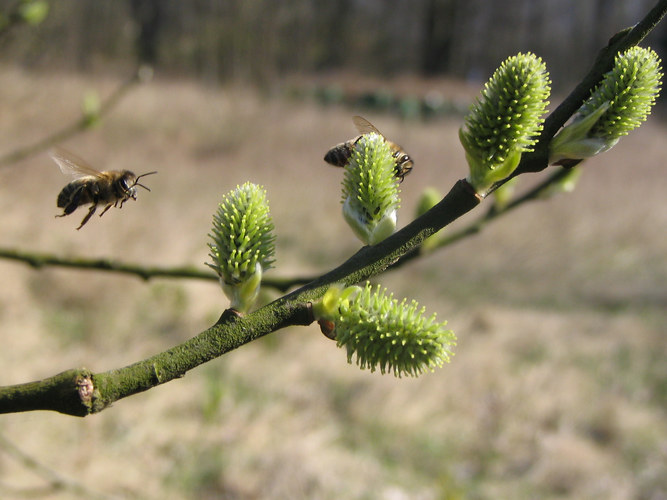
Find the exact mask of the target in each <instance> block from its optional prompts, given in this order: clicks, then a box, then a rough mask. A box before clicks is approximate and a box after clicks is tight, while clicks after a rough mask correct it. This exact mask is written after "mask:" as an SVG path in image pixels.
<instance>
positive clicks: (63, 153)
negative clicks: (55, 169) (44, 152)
mask: <svg viewBox="0 0 667 500" xmlns="http://www.w3.org/2000/svg"><path fill="white" fill-rule="evenodd" d="M49 153H50V155H51V158H53V161H55V162H56V163H57V164H58V166H59V167H60V171H61V172H62V173H63V174H65V175H73V176H74V177H84V176H86V175H88V176H92V177H100V175H101V172H100V171H99V170H96V169H94V168H93V167H91V166H90V165H89V164H88V163H87V162H86V161H85V160H83V159H82V158H79V157H78V156H76V155H75V154H74V153H71V152H69V151H67V150H66V149H63V148H61V147H58V146H56V147H54V148H53V149H52V150H51V151H50V152H49Z"/></svg>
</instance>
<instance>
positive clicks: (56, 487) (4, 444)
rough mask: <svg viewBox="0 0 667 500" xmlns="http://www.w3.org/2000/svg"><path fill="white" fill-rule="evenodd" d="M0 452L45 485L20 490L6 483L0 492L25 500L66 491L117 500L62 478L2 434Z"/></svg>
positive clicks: (85, 496)
mask: <svg viewBox="0 0 667 500" xmlns="http://www.w3.org/2000/svg"><path fill="white" fill-rule="evenodd" d="M0 451H2V452H4V453H5V454H6V455H9V456H10V457H11V458H12V459H13V460H14V461H16V462H18V463H20V464H21V465H23V467H25V468H26V469H28V470H30V471H32V472H33V473H34V474H35V475H37V476H38V477H39V478H41V479H42V480H43V481H44V482H45V483H46V484H45V485H44V486H33V487H30V488H20V487H18V486H13V485H9V484H7V483H0V492H2V491H5V492H7V493H12V494H13V495H15V496H22V497H25V498H29V497H46V496H47V495H52V494H54V493H57V492H59V491H68V492H70V493H72V494H74V495H76V496H77V497H79V498H90V499H97V500H113V499H116V498H119V497H117V496H111V495H105V494H101V493H96V492H94V491H91V490H90V489H88V488H86V487H85V486H84V485H83V484H81V483H79V482H76V481H73V480H71V479H68V478H66V477H64V476H62V475H61V474H60V473H58V472H56V471H55V470H53V469H51V468H49V467H47V466H46V465H44V464H42V463H41V462H38V461H37V460H35V459H34V458H33V457H31V456H30V455H28V454H27V453H26V452H24V451H23V450H21V449H20V448H19V447H18V446H16V445H15V444H14V443H13V442H11V441H10V440H8V439H7V438H6V437H5V436H3V435H2V434H0Z"/></svg>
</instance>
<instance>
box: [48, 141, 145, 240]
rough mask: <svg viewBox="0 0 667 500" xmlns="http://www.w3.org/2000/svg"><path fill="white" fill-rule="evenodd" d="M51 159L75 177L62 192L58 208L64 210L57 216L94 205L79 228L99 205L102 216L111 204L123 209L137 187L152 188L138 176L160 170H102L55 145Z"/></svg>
mask: <svg viewBox="0 0 667 500" xmlns="http://www.w3.org/2000/svg"><path fill="white" fill-rule="evenodd" d="M51 158H53V160H54V161H55V162H56V163H57V164H58V166H59V167H60V170H61V171H62V173H63V174H70V175H74V176H75V177H76V179H74V180H73V181H72V182H70V183H69V184H67V185H66V186H65V187H64V188H63V189H62V190H61V191H60V194H59V195H58V208H62V209H63V213H62V214H60V215H56V217H65V216H66V215H69V214H71V213H72V212H74V211H75V210H76V209H77V208H79V207H80V206H82V205H86V204H88V203H90V204H91V206H90V208H89V209H88V213H87V214H86V216H85V217H84V218H83V220H82V221H81V224H80V225H79V227H77V230H78V229H81V228H82V227H83V226H84V225H85V223H86V222H88V221H89V220H90V218H91V217H92V216H93V214H94V213H95V210H96V209H97V206H98V205H105V207H104V210H103V211H102V213H101V214H100V217H102V216H103V215H104V214H105V213H106V211H107V210H109V209H110V208H111V207H118V208H123V203H125V202H126V201H127V200H129V199H130V198H132V199H133V200H136V199H137V188H136V186H140V187H142V188H144V189H145V190H147V191H150V189H148V188H147V187H146V186H144V185H143V184H140V183H139V179H141V178H142V177H145V176H147V175H152V174H156V173H157V172H148V173H147V174H141V175H139V176H137V175H135V174H134V173H133V172H130V171H129V170H105V171H103V172H100V171H98V170H96V169H94V168H93V167H91V166H90V165H88V163H86V162H85V161H84V160H82V159H81V158H79V157H77V156H76V155H74V154H72V153H70V152H69V151H66V150H64V149H62V148H54V149H53V150H52V151H51Z"/></svg>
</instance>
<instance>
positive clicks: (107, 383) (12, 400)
mask: <svg viewBox="0 0 667 500" xmlns="http://www.w3.org/2000/svg"><path fill="white" fill-rule="evenodd" d="M665 12H667V0H660V1H659V2H658V3H657V4H656V6H655V7H654V8H653V9H652V10H651V11H650V12H649V13H648V14H647V16H646V17H645V18H644V19H643V20H642V21H641V22H640V23H638V24H637V25H636V26H635V27H634V28H632V29H630V30H626V31H625V32H621V33H620V34H619V35H617V36H615V37H614V38H612V40H611V42H610V44H609V45H608V46H607V47H606V48H605V49H603V50H602V52H601V54H600V56H599V57H598V59H597V60H596V63H595V64H594V67H593V69H592V70H591V72H589V74H588V75H587V76H586V78H585V79H584V80H583V81H582V83H581V84H580V85H578V86H577V87H576V88H575V90H574V91H573V92H572V93H571V94H570V96H568V98H567V99H566V100H565V102H563V104H561V105H560V106H559V107H558V108H557V109H556V110H555V111H554V112H553V113H552V114H551V115H550V116H549V117H548V118H547V124H546V125H545V128H544V131H543V133H542V136H541V138H540V141H539V143H538V146H537V148H536V150H535V152H534V153H533V154H532V155H525V158H524V159H523V160H522V162H521V164H520V165H519V167H518V168H517V172H516V174H515V175H519V174H521V173H525V172H537V171H541V170H544V169H545V168H546V167H547V153H546V152H547V150H548V143H549V141H550V140H551V138H552V137H553V136H554V135H555V133H556V131H557V130H558V129H559V128H560V127H561V126H562V125H563V124H564V123H565V121H566V120H567V119H568V118H569V117H570V116H571V115H572V114H573V113H574V112H576V110H577V109H578V108H579V105H580V104H581V103H582V102H583V100H584V99H585V98H586V97H587V96H588V94H589V93H590V91H591V89H592V88H593V87H594V86H595V85H596V84H597V82H599V81H600V79H601V78H602V76H603V74H604V73H605V72H606V71H608V69H609V68H610V67H611V66H610V64H611V61H613V57H614V55H615V53H616V52H617V51H619V50H625V49H627V48H629V47H630V46H632V45H634V44H636V43H638V42H639V41H640V40H641V39H643V38H644V36H646V34H647V33H648V32H649V31H651V29H652V28H653V27H654V26H655V25H656V24H657V23H658V22H659V21H660V20H661V19H662V17H663V16H664V15H665ZM480 202H481V200H480V198H479V197H478V196H477V195H476V194H475V193H474V191H473V190H472V188H471V187H470V185H469V184H468V183H467V182H466V181H464V180H461V181H458V182H457V183H456V184H455V185H454V186H453V187H452V189H451V191H450V192H449V193H448V194H447V195H446V196H445V197H444V198H443V199H442V201H440V203H438V204H437V205H436V206H435V207H433V208H432V209H431V210H429V211H428V212H427V213H426V214H424V215H423V216H421V217H419V218H418V219H416V220H414V221H413V222H411V223H410V224H408V225H407V226H405V227H404V228H403V229H401V230H400V231H398V232H397V233H395V234H394V235H392V236H391V237H389V238H387V239H386V240H384V241H383V242H381V243H379V244H378V245H375V246H372V247H364V248H362V249H361V250H359V252H357V253H356V254H355V255H353V256H352V257H351V258H350V259H348V260H347V261H346V262H345V263H343V264H342V265H340V266H339V267H337V268H336V269H333V270H332V271H330V272H329V273H327V274H325V275H323V276H321V277H319V278H317V279H315V280H314V281H312V282H310V283H308V284H306V285H304V286H303V287H301V288H299V289H298V290H295V291H293V292H292V293H289V294H287V295H285V296H283V297H281V298H279V299H277V300H276V301H274V302H272V303H271V304H268V305H266V306H264V307H262V308H261V309H259V310H257V311H255V312H254V313H252V314H250V315H248V316H245V317H240V316H239V315H237V314H234V313H233V312H232V311H229V310H228V311H225V312H224V313H223V314H222V316H221V317H220V319H219V320H218V321H217V322H216V324H215V325H213V326H212V327H210V328H208V329H207V330H205V331H203V332H201V333H200V334H199V335H197V336H196V337H194V338H192V339H190V340H188V341H186V342H184V343H182V344H180V345H178V346H176V347H173V348H171V349H169V350H167V351H164V352H162V353H159V354H157V355H155V356H152V357H150V358H148V359H145V360H142V361H139V362H137V363H134V364H132V365H129V366H126V367H124V368H119V369H115V370H110V371H108V372H103V373H98V374H96V373H93V372H91V371H89V370H87V369H79V370H69V371H67V372H63V373H61V374H59V375H56V376H54V377H51V378H48V379H45V380H42V381H37V382H31V383H28V384H21V385H16V386H8V387H1V388H0V413H9V412H21V411H30V410H37V409H42V410H54V411H58V412H61V413H65V414H69V415H74V416H85V415H89V414H91V413H96V412H99V411H102V410H104V409H105V408H107V407H108V406H109V405H110V404H112V403H113V402H115V401H118V400H120V399H122V398H125V397H128V396H130V395H132V394H136V393H139V392H142V391H145V390H147V389H150V388H152V387H155V386H157V385H160V384H163V383H166V382H168V381H170V380H173V379H174V378H178V377H182V376H183V375H184V374H185V373H186V372H187V371H189V370H191V369H192V368H194V367H196V366H199V365H200V364H202V363H205V362H207V361H209V360H211V359H213V358H216V357H218V356H221V355H223V354H225V353H227V352H229V351H231V350H233V349H236V348H237V347H239V346H241V345H244V344H246V343H248V342H251V341H253V340H255V339H257V338H259V337H261V336H264V335H266V334H268V333H271V332H274V331H277V330H279V329H281V328H284V327H286V326H292V325H308V324H310V323H311V322H312V321H313V318H312V314H311V311H310V307H309V306H310V302H311V301H313V300H315V299H317V298H319V297H320V296H321V295H323V294H324V292H325V291H326V290H327V289H328V287H329V286H330V285H332V284H334V283H343V284H345V285H352V284H355V283H359V282H361V281H364V280H366V279H368V278H370V277H372V276H375V275H377V274H379V273H381V272H383V271H384V270H385V269H387V268H388V267H389V266H390V265H392V264H393V263H394V262H396V261H397V260H398V259H399V258H400V257H401V256H403V255H405V254H407V253H408V252H410V251H412V250H414V249H416V248H417V247H418V246H419V245H420V244H421V243H422V241H423V240H424V239H426V238H427V237H429V236H431V235H432V234H434V233H436V232H437V231H439V230H440V229H442V228H443V227H445V226H447V225H448V224H449V223H451V222H452V221H454V220H456V219H458V218H459V217H461V216H462V215H464V214H465V213H467V212H469V211H471V210H472V209H473V208H475V207H476V206H477V205H478V204H479V203H480Z"/></svg>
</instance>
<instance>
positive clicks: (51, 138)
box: [0, 67, 151, 168]
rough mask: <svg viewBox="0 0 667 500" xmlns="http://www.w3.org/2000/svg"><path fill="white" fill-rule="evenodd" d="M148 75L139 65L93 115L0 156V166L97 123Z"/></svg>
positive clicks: (44, 148) (11, 162) (16, 160)
mask: <svg viewBox="0 0 667 500" xmlns="http://www.w3.org/2000/svg"><path fill="white" fill-rule="evenodd" d="M150 75H151V70H150V68H147V67H140V68H139V69H137V71H135V72H134V74H133V75H132V76H131V77H130V78H128V79H127V80H126V81H125V82H123V83H122V84H121V85H120V86H119V87H118V88H117V89H116V90H114V91H113V93H111V95H109V96H108V97H107V98H106V99H105V100H104V101H103V102H102V103H101V104H100V108H99V110H98V111H97V112H96V113H95V115H94V116H92V117H91V116H88V115H86V114H85V113H84V114H83V115H82V116H81V118H79V119H78V120H76V121H75V122H74V123H71V124H69V125H67V126H65V127H64V128H62V129H60V130H58V131H56V132H53V133H52V134H50V135H48V136H46V137H44V138H42V139H40V140H38V141H36V142H35V143H33V144H30V145H28V146H25V147H23V148H19V149H17V150H15V151H11V152H9V153H6V154H4V155H2V156H0V168H3V167H7V166H9V165H12V164H14V163H17V162H19V161H21V160H25V159H26V158H29V157H31V156H34V155H36V154H38V153H41V152H43V151H46V150H48V149H49V148H51V147H52V146H54V145H56V144H58V143H60V142H63V141H65V140H67V139H70V138H72V137H73V136H75V135H77V134H79V133H81V132H84V131H86V130H88V129H89V128H90V127H91V125H92V123H93V122H94V123H97V122H99V120H100V119H102V118H103V117H104V116H106V115H107V114H109V113H110V112H111V111H112V110H113V109H114V108H115V107H116V106H117V105H118V103H119V102H120V101H121V99H122V98H123V97H124V96H126V95H127V93H128V91H129V90H130V89H132V87H134V86H135V85H136V84H137V83H141V82H144V81H146V80H148V79H150Z"/></svg>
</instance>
